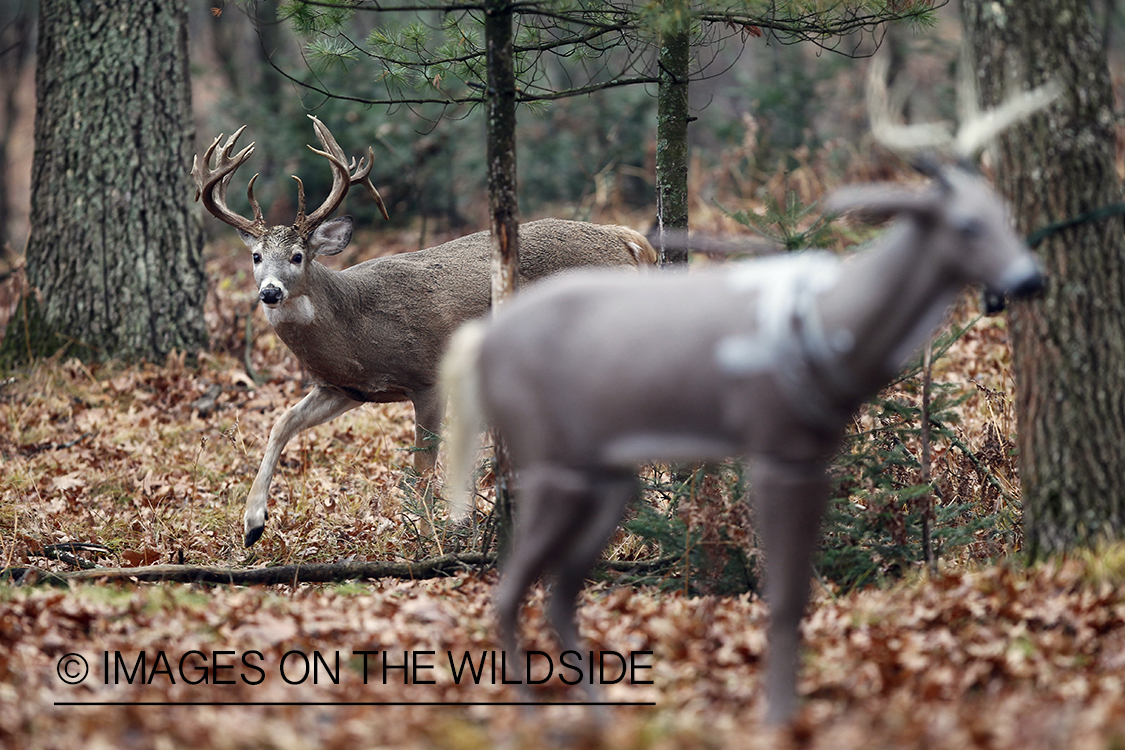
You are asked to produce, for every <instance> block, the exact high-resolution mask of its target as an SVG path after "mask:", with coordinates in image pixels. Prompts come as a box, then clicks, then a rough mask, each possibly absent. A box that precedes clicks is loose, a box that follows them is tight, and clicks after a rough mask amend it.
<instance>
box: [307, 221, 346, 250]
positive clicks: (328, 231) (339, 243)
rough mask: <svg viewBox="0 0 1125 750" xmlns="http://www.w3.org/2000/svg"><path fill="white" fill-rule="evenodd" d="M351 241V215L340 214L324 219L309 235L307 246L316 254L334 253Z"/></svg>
mask: <svg viewBox="0 0 1125 750" xmlns="http://www.w3.org/2000/svg"><path fill="white" fill-rule="evenodd" d="M351 241H352V217H350V216H340V217H338V218H335V219H332V220H331V221H326V222H324V223H323V224H321V225H320V226H319V227H317V228H316V230H314V231H313V233H312V236H311V237H309V247H310V248H312V250H313V251H314V252H316V254H317V255H336V254H337V253H339V252H341V251H342V250H343V249H344V248H345V247H347V246H348V243H349V242H351Z"/></svg>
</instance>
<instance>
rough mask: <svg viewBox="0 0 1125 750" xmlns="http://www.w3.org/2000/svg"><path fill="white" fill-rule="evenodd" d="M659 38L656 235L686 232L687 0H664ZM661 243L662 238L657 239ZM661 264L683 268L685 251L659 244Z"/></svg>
mask: <svg viewBox="0 0 1125 750" xmlns="http://www.w3.org/2000/svg"><path fill="white" fill-rule="evenodd" d="M664 11H665V17H664V19H663V23H664V27H663V30H662V32H661V35H660V53H659V65H660V90H659V93H658V100H657V113H656V207H657V219H658V221H659V222H660V233H661V235H663V234H664V232H666V231H686V230H687V228H688V141H687V130H688V122H690V120H691V115H690V113H689V110H688V75H689V73H690V64H691V14H690V7H689V3H688V2H686V1H685V0H665V2H664ZM661 239H663V238H661ZM659 245H660V247H659V248H658V250H659V252H660V265H662V266H665V265H671V264H683V263H687V260H688V249H687V248H686V247H685V248H676V249H672V248H667V249H666V248H665V247H664V243H663V241H661V242H660V243H659Z"/></svg>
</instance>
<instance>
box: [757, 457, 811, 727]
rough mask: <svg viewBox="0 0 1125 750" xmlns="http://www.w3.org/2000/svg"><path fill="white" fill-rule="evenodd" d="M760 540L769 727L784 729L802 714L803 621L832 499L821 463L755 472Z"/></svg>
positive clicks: (765, 466)
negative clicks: (782, 726) (799, 691)
mask: <svg viewBox="0 0 1125 750" xmlns="http://www.w3.org/2000/svg"><path fill="white" fill-rule="evenodd" d="M754 468H755V470H754V473H753V478H754V480H753V481H754V488H755V495H756V499H757V518H758V524H759V530H758V531H759V534H758V536H759V538H760V539H761V543H762V547H763V549H764V551H765V553H766V574H765V578H766V580H765V593H766V603H767V604H768V605H769V608H770V620H769V638H768V641H769V655H768V658H767V661H766V700H767V703H768V711H767V714H766V718H767V721H769V722H770V723H771V724H781V723H784V722H786V721H788V720H789V719H791V718H792V717H793V714H794V713H795V712H796V710H797V668H798V657H799V653H798V652H799V648H800V639H801V634H800V625H801V616H802V615H803V614H804V611H805V605H806V604H807V603H808V598H809V578H810V576H811V574H812V567H811V558H812V553H813V550H814V549H815V548H816V543H817V535H818V533H819V531H820V518H821V516H822V515H823V512H824V505H825V501H826V500H827V498H828V479H827V477H826V476H825V473H824V467H823V466H822V465H821V464H819V463H796V464H794V463H783V462H777V461H768V460H763V461H759V462H757V464H756V466H755V467H754Z"/></svg>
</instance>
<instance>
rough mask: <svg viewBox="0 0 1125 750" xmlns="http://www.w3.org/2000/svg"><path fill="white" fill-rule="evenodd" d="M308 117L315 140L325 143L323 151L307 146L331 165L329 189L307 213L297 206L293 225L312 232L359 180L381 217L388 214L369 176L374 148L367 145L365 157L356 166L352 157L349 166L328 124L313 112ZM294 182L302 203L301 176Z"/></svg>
mask: <svg viewBox="0 0 1125 750" xmlns="http://www.w3.org/2000/svg"><path fill="white" fill-rule="evenodd" d="M309 119H310V120H312V121H313V130H314V131H315V132H316V137H317V140H319V141H320V143H321V145H322V146H324V150H323V151H322V150H320V149H317V148H314V147H312V146H309V150H310V151H312V152H313V153H314V154H319V155H320V156H323V157H324V158H326V159H328V163H329V164H331V165H332V190H331V192H329V194H328V198H326V199H325V201H324V203H322V204H321V206H320V208H318V209H316V210H315V211H313V212H312V213H311V214H308V216H305V214H304V211H303V210H299V211H298V214H297V221H296V222H295V223H294V225H293V226H294V228H295V229H296V230H297V231H298V232H300V233H301V234H303V235H307V234H309V233H311V232H312V230H313V229H315V228H316V227H317V226H319V225H320V223H321V222H323V221H324V220H325V219H327V218H328V216H329V215H331V214H332V212H333V211H335V210H336V209H337V208H339V207H340V204H341V203H342V202H343V201H344V196H346V195H347V194H348V189H349V188H351V186H352V185H355V184H362V185H363V186H364V187H366V188H367V189H368V191H369V192H370V193H371V195H372V197H374V198H375V203H376V205H378V207H379V211H380V213H382V214H383V218H390V217H389V216H388V214H387V208H386V206H385V205H384V204H383V199H382V197H381V196H380V195H379V191H378V190H376V189H375V186H374V185H373V184H372V183H371V180H370V179H369V178H368V175H369V174H370V172H371V167H372V165H373V164H374V162H375V152H374V150H372V149H371V148H370V147H368V149H367V153H368V157H367V158H366V159H360V160H359V165H358V167H357V166H356V161H355V159H352V160H351V164H350V166H349V164H348V162H347V161H346V159H347V157H346V156H345V154H344V150H343V149H342V148H340V144H338V143H337V142H336V139H335V138H334V137H333V136H332V133H331V131H329V130H328V127H327V126H326V125H325V124H324V123H322V122H321V121H320V120H319V119H318V118H317V117H316V116H315V115H309ZM353 170H354V173H353ZM294 179H296V178H294ZM297 184H298V193H299V198H300V203H301V205H302V206H303V204H304V200H303V199H304V189H303V186H302V185H301V181H300V180H297Z"/></svg>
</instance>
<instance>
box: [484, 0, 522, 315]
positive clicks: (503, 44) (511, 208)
mask: <svg viewBox="0 0 1125 750" xmlns="http://www.w3.org/2000/svg"><path fill="white" fill-rule="evenodd" d="M512 22H513V18H512V6H511V3H510V2H509V1H508V0H489V1H488V2H487V3H486V4H485V20H484V38H485V53H486V64H487V66H488V104H487V109H488V111H487V115H486V117H487V123H488V124H487V128H488V133H487V141H488V146H487V156H488V209H489V226H490V227H491V229H492V306H493V309H495V308H497V307H498V306H499V305H500V304H501V303H502V302H503V301H504V300H505V299H507V298H508V297H509V296H511V295H512V294H514V293H515V291H516V287H517V284H518V282H519V235H518V233H517V228H518V227H519V203H518V201H517V199H516V73H515V67H514V63H513V60H512Z"/></svg>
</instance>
